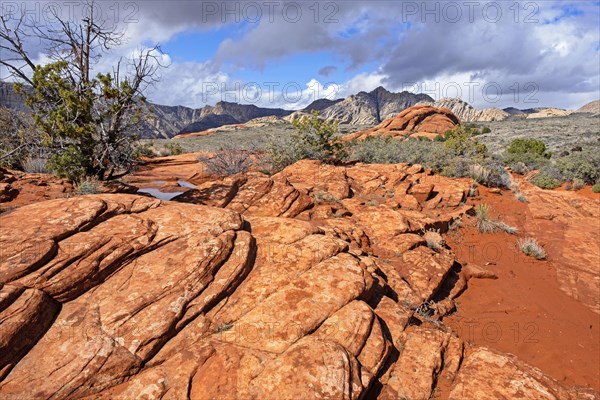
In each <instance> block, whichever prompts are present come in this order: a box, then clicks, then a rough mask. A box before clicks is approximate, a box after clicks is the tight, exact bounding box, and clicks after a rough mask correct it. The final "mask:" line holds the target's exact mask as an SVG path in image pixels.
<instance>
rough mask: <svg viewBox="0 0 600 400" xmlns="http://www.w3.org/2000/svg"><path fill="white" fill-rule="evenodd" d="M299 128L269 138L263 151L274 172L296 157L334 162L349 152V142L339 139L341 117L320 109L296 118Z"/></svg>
mask: <svg viewBox="0 0 600 400" xmlns="http://www.w3.org/2000/svg"><path fill="white" fill-rule="evenodd" d="M292 126H293V127H294V128H295V132H294V133H292V134H291V135H290V136H288V137H277V138H272V139H271V140H269V141H268V142H267V144H266V146H265V152H264V153H263V154H262V157H261V158H262V160H261V163H262V164H266V165H268V166H269V169H270V170H271V171H273V172H277V171H280V170H282V169H283V168H285V167H287V166H288V165H291V164H293V163H295V162H296V161H299V160H302V159H305V158H308V159H313V160H321V161H323V162H328V163H331V162H334V161H336V160H341V159H344V158H345V157H346V156H347V152H346V146H345V145H344V144H343V143H342V142H340V141H339V138H338V123H337V121H332V120H324V119H322V118H320V117H319V112H318V111H314V110H313V111H312V112H311V114H310V115H309V116H306V115H304V116H301V117H299V118H296V119H294V120H293V121H292Z"/></svg>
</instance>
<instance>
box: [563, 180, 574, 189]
mask: <svg viewBox="0 0 600 400" xmlns="http://www.w3.org/2000/svg"><path fill="white" fill-rule="evenodd" d="M565 190H573V184H572V183H571V182H567V183H566V185H565Z"/></svg>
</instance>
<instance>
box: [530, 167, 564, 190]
mask: <svg viewBox="0 0 600 400" xmlns="http://www.w3.org/2000/svg"><path fill="white" fill-rule="evenodd" d="M531 183H533V184H534V185H535V186H537V187H539V188H542V189H554V188H557V187H559V186H560V181H559V180H558V179H556V178H555V177H554V176H552V175H551V174H549V173H548V172H544V171H542V172H540V173H539V174H538V175H536V176H535V177H534V178H533V179H532V180H531Z"/></svg>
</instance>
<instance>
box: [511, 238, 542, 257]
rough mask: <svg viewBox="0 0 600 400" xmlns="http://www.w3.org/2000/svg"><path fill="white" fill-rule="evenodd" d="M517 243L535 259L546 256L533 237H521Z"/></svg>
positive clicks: (525, 252)
mask: <svg viewBox="0 0 600 400" xmlns="http://www.w3.org/2000/svg"><path fill="white" fill-rule="evenodd" d="M517 245H518V246H519V249H521V251H522V252H523V253H524V254H526V255H528V256H530V257H533V258H535V259H537V260H543V259H545V258H546V250H544V248H543V247H542V246H541V245H540V244H539V243H538V242H537V240H535V239H534V238H530V237H529V238H523V239H519V240H518V241H517Z"/></svg>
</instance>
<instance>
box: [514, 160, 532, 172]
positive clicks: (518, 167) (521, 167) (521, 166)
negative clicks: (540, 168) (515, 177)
mask: <svg viewBox="0 0 600 400" xmlns="http://www.w3.org/2000/svg"><path fill="white" fill-rule="evenodd" d="M510 170H511V171H512V172H514V173H515V174H519V175H523V174H525V173H527V172H529V168H528V167H527V165H525V163H523V162H520V161H519V162H516V163H514V164H511V165H510Z"/></svg>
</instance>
